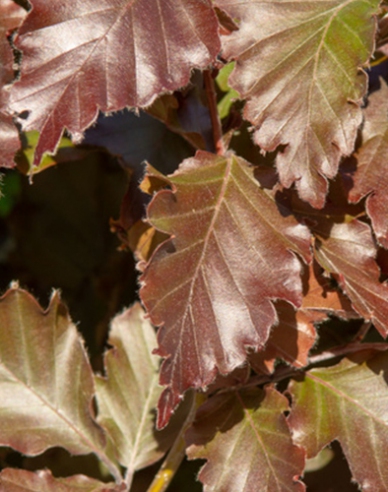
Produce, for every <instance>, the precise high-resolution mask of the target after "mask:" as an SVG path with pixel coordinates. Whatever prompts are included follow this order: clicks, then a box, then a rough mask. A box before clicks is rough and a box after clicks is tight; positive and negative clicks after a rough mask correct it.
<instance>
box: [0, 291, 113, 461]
mask: <svg viewBox="0 0 388 492" xmlns="http://www.w3.org/2000/svg"><path fill="white" fill-rule="evenodd" d="M0 393H1V395H2V396H1V399H0V414H1V419H0V445H2V446H10V447H12V448H14V449H16V450H17V451H20V452H21V453H23V454H25V455H30V456H31V455H37V454H40V453H42V452H43V451H45V450H46V449H48V448H50V447H52V446H61V447H63V448H65V449H67V450H68V451H69V452H70V453H72V454H87V453H91V452H95V453H96V454H98V455H99V456H100V457H101V452H100V451H101V450H103V449H104V446H105V436H104V434H103V431H102V429H101V428H100V427H99V426H98V425H97V423H96V422H95V420H94V415H93V410H92V406H91V404H92V401H91V400H92V397H93V395H94V388H93V376H92V371H91V368H90V365H89V361H88V359H87V355H86V352H85V349H84V347H83V344H82V341H81V339H80V337H79V335H78V333H77V331H76V328H75V326H74V325H73V324H72V323H71V320H70V318H69V315H68V312H67V309H66V307H65V306H64V305H63V304H62V303H61V301H60V298H59V295H58V293H54V295H53V296H52V298H51V301H50V305H49V307H48V309H47V310H46V311H43V310H42V309H41V307H40V306H39V305H38V304H37V302H36V301H35V299H34V298H33V297H32V296H30V295H29V294H28V293H27V292H25V291H23V290H21V289H19V288H17V287H13V288H11V289H10V290H8V291H7V292H6V293H5V294H4V295H3V296H2V297H1V298H0Z"/></svg>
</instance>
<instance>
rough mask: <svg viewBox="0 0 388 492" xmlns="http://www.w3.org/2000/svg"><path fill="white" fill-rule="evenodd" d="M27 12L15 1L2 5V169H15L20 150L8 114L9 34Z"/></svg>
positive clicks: (11, 61)
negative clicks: (15, 158) (15, 160)
mask: <svg viewBox="0 0 388 492" xmlns="http://www.w3.org/2000/svg"><path fill="white" fill-rule="evenodd" d="M25 15H26V11H25V10H24V9H22V8H21V7H19V5H16V3H15V2H14V1H13V0H1V3H0V149H1V150H0V167H14V166H15V162H14V156H15V153H16V152H17V151H18V150H19V148H20V141H19V134H18V131H17V129H16V126H15V125H14V123H13V118H12V115H11V114H10V113H9V112H8V109H7V106H8V99H9V92H8V88H6V87H5V85H6V84H10V83H11V82H12V80H13V78H14V72H13V52H12V48H11V46H10V44H9V42H8V40H7V34H9V33H10V32H11V31H13V30H14V29H16V28H17V27H18V26H19V25H20V24H21V22H22V21H23V19H24V16H25Z"/></svg>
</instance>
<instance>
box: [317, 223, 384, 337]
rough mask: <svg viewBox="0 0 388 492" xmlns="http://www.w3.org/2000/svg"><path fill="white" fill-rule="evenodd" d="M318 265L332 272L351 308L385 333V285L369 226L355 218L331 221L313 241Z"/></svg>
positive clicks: (382, 333)
mask: <svg viewBox="0 0 388 492" xmlns="http://www.w3.org/2000/svg"><path fill="white" fill-rule="evenodd" d="M315 246H316V247H315V256H316V258H317V260H318V262H319V263H320V264H321V266H322V267H323V268H324V269H325V270H326V271H328V272H330V273H332V274H335V275H336V276H337V278H338V281H339V284H340V287H341V288H342V289H343V291H344V292H345V294H346V295H347V296H348V297H349V299H350V300H351V302H352V305H353V307H354V309H355V310H356V311H357V312H358V313H359V314H360V316H361V317H363V318H364V319H366V320H370V321H372V322H373V324H374V325H375V327H376V328H377V330H378V331H379V332H380V333H381V335H382V336H384V337H385V336H387V334H388V284H387V283H386V282H385V283H381V282H380V279H379V277H380V270H379V267H378V265H377V263H376V261H375V257H376V254H377V251H376V247H375V244H374V242H373V238H372V234H371V230H370V227H369V226H368V225H367V224H365V223H363V222H360V221H358V220H353V221H352V222H349V223H339V224H332V225H331V226H329V227H328V229H327V230H326V231H323V230H322V231H321V233H320V234H319V235H318V237H317V240H316V243H315Z"/></svg>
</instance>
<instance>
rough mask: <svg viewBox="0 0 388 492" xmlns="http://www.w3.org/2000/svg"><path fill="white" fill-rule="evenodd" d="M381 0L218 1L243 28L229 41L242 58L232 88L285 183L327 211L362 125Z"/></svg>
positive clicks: (228, 51)
mask: <svg viewBox="0 0 388 492" xmlns="http://www.w3.org/2000/svg"><path fill="white" fill-rule="evenodd" d="M379 3H380V2H379V0H367V1H361V0H333V1H330V2H326V1H319V0H318V1H313V2H312V1H308V0H297V1H293V2H289V1H287V0H279V1H276V2H267V1H255V2H240V1H230V0H217V1H216V4H217V5H218V6H219V7H221V8H223V9H224V10H225V11H226V12H227V13H228V14H229V15H230V16H231V17H232V18H233V19H234V20H235V22H236V23H237V25H238V26H239V30H238V31H234V32H232V33H231V34H230V35H228V36H224V37H223V56H224V57H226V58H229V59H231V58H233V59H236V69H235V71H234V72H233V74H232V76H231V78H230V84H231V86H232V87H233V88H235V89H236V90H237V91H238V92H239V93H240V94H241V96H242V97H244V98H248V102H247V104H246V107H245V117H246V118H247V119H248V120H249V121H251V122H252V123H253V124H254V125H255V128H256V131H255V136H254V138H255V141H256V143H257V144H258V145H260V146H261V147H262V148H263V149H264V150H268V151H271V150H274V149H276V148H278V147H279V146H285V148H284V149H283V150H282V152H280V153H279V155H278V157H277V161H276V162H277V169H278V172H279V177H280V180H281V182H282V184H283V185H284V186H286V187H289V186H290V185H291V184H292V183H294V182H295V185H296V187H297V189H298V191H299V194H300V196H301V198H302V199H304V200H306V201H309V202H310V203H311V204H312V205H313V206H314V207H318V208H320V207H322V206H323V204H324V201H325V195H326V191H327V181H326V177H328V178H332V177H333V176H335V175H336V173H337V169H338V164H339V159H340V157H341V156H342V155H349V154H350V153H351V152H352V150H353V147H354V141H355V137H356V132H357V128H358V126H359V124H360V123H361V110H360V108H359V104H360V102H361V99H362V97H363V95H364V94H365V90H366V76H365V74H364V73H360V70H359V67H361V66H363V65H365V64H366V63H367V62H368V59H369V57H370V56H371V53H372V50H373V42H374V33H375V21H374V19H373V14H375V13H376V12H377V7H378V5H379Z"/></svg>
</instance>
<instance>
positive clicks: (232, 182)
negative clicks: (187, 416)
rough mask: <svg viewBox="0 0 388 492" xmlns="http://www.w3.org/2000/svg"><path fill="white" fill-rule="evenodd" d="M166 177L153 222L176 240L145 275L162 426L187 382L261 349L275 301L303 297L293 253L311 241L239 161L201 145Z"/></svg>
mask: <svg viewBox="0 0 388 492" xmlns="http://www.w3.org/2000/svg"><path fill="white" fill-rule="evenodd" d="M170 181H171V186H172V191H170V190H162V191H160V192H159V193H158V194H157V195H156V196H155V197H154V199H153V201H152V202H151V204H150V206H149V221H150V223H151V224H152V225H153V226H154V227H155V228H156V229H158V230H160V231H162V232H165V233H166V234H169V235H171V236H172V238H171V240H168V241H166V242H165V243H164V244H162V245H161V246H160V247H159V248H158V249H157V250H156V252H155V254H154V255H153V257H152V259H151V262H150V264H149V265H148V267H147V269H146V271H145V273H144V274H143V276H142V278H141V281H142V284H143V286H142V289H141V297H142V300H143V302H144V304H145V306H146V308H147V310H148V312H149V314H150V317H151V321H152V322H153V323H154V324H155V325H157V326H162V327H161V329H160V330H159V333H158V341H159V349H158V353H159V354H160V355H161V356H162V357H165V358H166V360H165V361H164V363H163V366H162V370H161V383H162V384H164V385H168V386H169V388H167V389H166V390H165V392H164V393H163V396H162V400H161V403H160V406H159V424H161V422H163V423H166V422H167V421H168V417H169V415H170V414H171V410H172V408H174V407H175V405H176V404H177V402H178V401H179V399H180V395H182V393H183V392H184V391H185V390H186V389H188V388H189V387H192V386H193V387H197V388H199V387H205V386H206V385H208V384H209V383H211V382H212V380H213V379H214V377H215V375H216V374H217V371H219V372H220V373H221V374H227V373H228V372H230V371H232V370H233V369H234V368H236V367H237V366H239V365H241V364H242V363H243V362H244V361H245V359H246V348H247V347H252V348H254V349H256V350H257V349H258V348H261V347H263V345H264V344H265V343H266V341H267V339H268V335H269V329H270V327H271V326H272V325H273V324H274V323H275V322H276V320H277V316H276V311H275V309H274V307H273V304H272V302H271V300H272V299H284V300H286V301H288V302H290V303H292V304H294V305H295V306H299V305H300V304H301V301H302V285H301V279H300V271H301V264H300V260H299V259H298V258H297V257H296V255H295V254H294V253H292V251H294V252H297V253H298V254H299V255H300V256H301V257H304V258H305V259H309V244H310V237H309V233H308V230H307V228H305V227H304V226H302V225H301V224H298V223H297V222H296V220H295V219H294V218H293V217H291V216H287V215H286V214H284V215H285V216H282V215H281V214H279V210H278V208H277V205H276V203H275V202H274V200H273V199H272V198H271V197H270V196H269V195H268V194H267V193H266V192H265V191H264V190H262V189H261V188H260V186H259V184H258V182H257V181H256V180H255V178H254V175H253V169H252V168H251V167H249V165H248V163H247V162H246V161H244V160H243V159H240V158H237V157H235V156H233V155H230V156H229V157H216V156H214V155H212V154H207V153H204V152H198V153H197V156H196V157H195V158H193V159H187V160H186V161H184V162H183V164H182V165H181V167H180V168H179V170H178V171H177V172H176V173H175V174H173V175H172V176H170ZM166 279H168V282H166ZM242 326H243V327H244V329H243V330H242V329H241V327H242Z"/></svg>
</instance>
